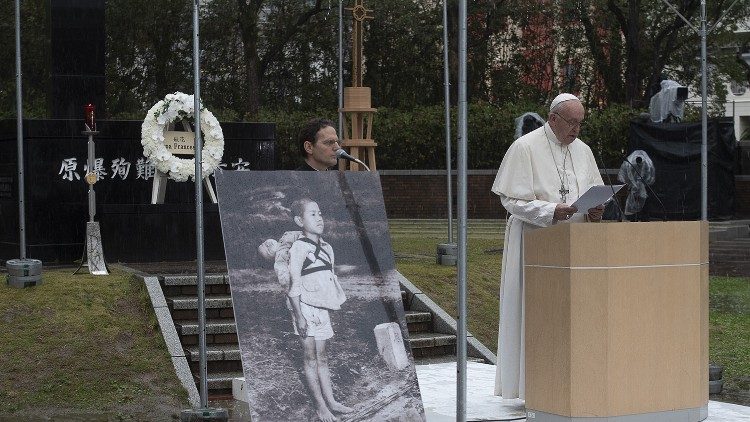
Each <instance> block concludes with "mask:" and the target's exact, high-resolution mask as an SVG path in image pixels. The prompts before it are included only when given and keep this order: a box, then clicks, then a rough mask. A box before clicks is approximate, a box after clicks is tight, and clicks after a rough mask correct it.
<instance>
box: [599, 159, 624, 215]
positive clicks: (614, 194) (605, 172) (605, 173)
mask: <svg viewBox="0 0 750 422" xmlns="http://www.w3.org/2000/svg"><path fill="white" fill-rule="evenodd" d="M596 153H597V155H598V157H597V158H599V162H600V163H601V165H602V170H604V176H605V177H606V178H607V183H608V184H609V188H610V189H612V201H613V202H614V203H615V206H616V207H617V211H619V212H620V213H619V215H618V216H617V222H619V223H622V216H623V215H624V214H625V213H624V212H623V211H622V208H621V207H620V202H619V201H618V200H617V192H615V187H614V186H612V179H611V178H610V177H609V173H607V168H606V167H605V166H604V160H603V159H602V156H601V152H600V151H598V150H597V151H596Z"/></svg>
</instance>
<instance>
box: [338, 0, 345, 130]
mask: <svg viewBox="0 0 750 422" xmlns="http://www.w3.org/2000/svg"><path fill="white" fill-rule="evenodd" d="M343 2H344V0H339V138H341V139H343V138H344V134H343V130H344V112H343V111H341V109H343V108H344V3H343Z"/></svg>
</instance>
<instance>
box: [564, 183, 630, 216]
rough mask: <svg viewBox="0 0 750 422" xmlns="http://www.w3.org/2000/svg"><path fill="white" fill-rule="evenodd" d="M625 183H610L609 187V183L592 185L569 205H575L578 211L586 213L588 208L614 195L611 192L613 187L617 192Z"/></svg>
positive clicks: (602, 202)
mask: <svg viewBox="0 0 750 422" xmlns="http://www.w3.org/2000/svg"><path fill="white" fill-rule="evenodd" d="M623 186H625V185H612V187H610V186H609V185H600V186H592V187H591V188H590V189H589V190H587V191H586V193H584V194H583V195H581V197H580V198H578V200H577V201H575V202H574V203H573V204H571V206H573V207H576V208H577V209H578V213H579V214H580V213H584V214H585V213H587V212H588V211H589V209H591V208H595V207H598V206H599V205H602V204H604V203H605V202H607V201H608V200H609V198H611V197H612V196H614V194H613V193H612V190H613V189H614V191H615V193H617V192H618V191H619V190H620V189H622V187H623Z"/></svg>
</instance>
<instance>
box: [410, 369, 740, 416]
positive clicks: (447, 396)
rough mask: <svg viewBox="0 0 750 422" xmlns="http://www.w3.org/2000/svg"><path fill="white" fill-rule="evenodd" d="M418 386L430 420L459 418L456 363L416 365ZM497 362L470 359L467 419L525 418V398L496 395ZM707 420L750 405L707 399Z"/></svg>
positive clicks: (730, 413) (732, 413)
mask: <svg viewBox="0 0 750 422" xmlns="http://www.w3.org/2000/svg"><path fill="white" fill-rule="evenodd" d="M417 377H418V378H419V389H420V391H421V392H422V401H423V403H424V408H425V413H426V415H427V420H428V421H429V422H447V421H455V420H456V364H455V363H441V364H434V365H417ZM494 389H495V365H487V364H483V363H475V362H468V363H467V394H466V396H467V403H466V413H467V414H466V418H467V420H468V421H486V420H507V419H515V418H520V419H516V420H524V419H525V418H524V417H525V409H524V402H523V400H519V399H511V400H505V399H503V398H502V397H498V396H495V395H493V392H494ZM706 421H707V422H738V421H750V407H748V406H740V405H736V404H730V403H722V402H716V401H709V402H708V418H707V419H706Z"/></svg>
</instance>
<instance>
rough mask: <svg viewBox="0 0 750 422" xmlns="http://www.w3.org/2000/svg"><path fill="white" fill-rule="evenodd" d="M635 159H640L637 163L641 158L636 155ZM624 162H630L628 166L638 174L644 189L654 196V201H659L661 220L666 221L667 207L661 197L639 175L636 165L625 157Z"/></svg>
mask: <svg viewBox="0 0 750 422" xmlns="http://www.w3.org/2000/svg"><path fill="white" fill-rule="evenodd" d="M636 160H641V161H639V162H638V164H640V163H641V162H642V160H643V159H642V158H641V157H637V158H636ZM625 162H626V163H628V164H630V167H632V168H633V170H634V171H635V174H636V175H637V176H638V178H639V179H641V183H643V185H644V186H645V187H646V190H648V191H649V192H650V193H651V195H653V196H654V199H656V201H657V202H659V206H661V212H662V221H667V207H665V206H664V202H662V201H661V198H659V195H657V194H656V192H654V190H653V189H652V188H651V185H649V184H648V183H646V180H645V179H644V178H643V176H641V172H640V171H639V170H638V167H637V166H636V165H634V164H633V163H631V162H630V160H628V158H627V157H625Z"/></svg>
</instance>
